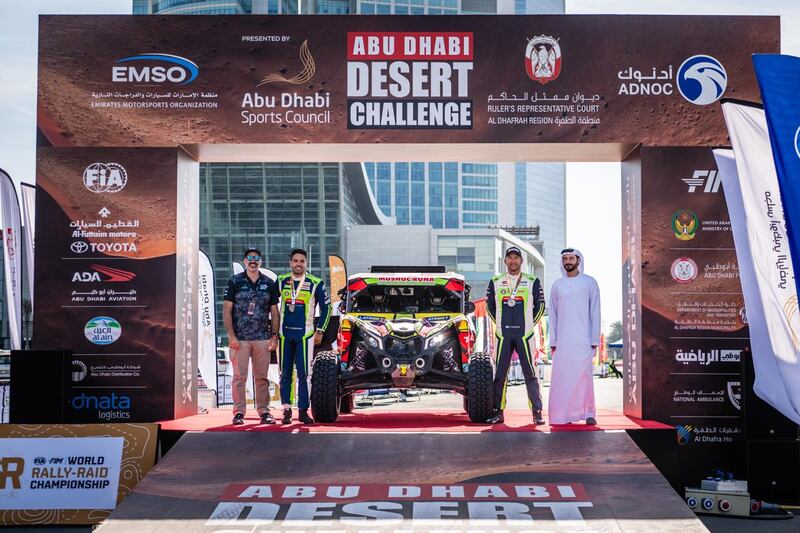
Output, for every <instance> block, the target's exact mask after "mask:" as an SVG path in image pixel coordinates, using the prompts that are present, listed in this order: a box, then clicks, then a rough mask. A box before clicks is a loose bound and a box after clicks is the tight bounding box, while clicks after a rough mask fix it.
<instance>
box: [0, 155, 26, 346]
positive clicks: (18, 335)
mask: <svg viewBox="0 0 800 533" xmlns="http://www.w3.org/2000/svg"><path fill="white" fill-rule="evenodd" d="M20 226H21V222H20V216H19V201H18V200H17V192H16V190H15V189H14V183H13V182H12V181H11V178H10V177H9V175H8V174H6V173H5V172H3V171H2V170H0V228H1V229H2V232H3V267H4V271H5V276H6V309H7V310H8V332H9V337H10V338H11V349H12V350H20V349H22V286H21V285H20V281H21V279H20V271H21V270H22V255H21V254H20V251H21V249H20V244H21V240H20V238H21V234H20Z"/></svg>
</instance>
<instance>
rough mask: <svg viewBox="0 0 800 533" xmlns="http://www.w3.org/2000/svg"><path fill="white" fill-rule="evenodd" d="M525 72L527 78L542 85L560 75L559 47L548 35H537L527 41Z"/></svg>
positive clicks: (555, 40) (556, 41)
mask: <svg viewBox="0 0 800 533" xmlns="http://www.w3.org/2000/svg"><path fill="white" fill-rule="evenodd" d="M525 70H526V71H527V72H528V77H530V79H532V80H534V81H538V82H539V83H541V84H542V85H544V84H545V83H547V82H550V81H553V80H554V79H556V78H558V75H559V74H561V47H560V46H559V45H558V40H557V39H554V38H553V37H550V36H549V35H537V36H535V37H534V38H533V39H529V40H528V46H527V48H526V49H525Z"/></svg>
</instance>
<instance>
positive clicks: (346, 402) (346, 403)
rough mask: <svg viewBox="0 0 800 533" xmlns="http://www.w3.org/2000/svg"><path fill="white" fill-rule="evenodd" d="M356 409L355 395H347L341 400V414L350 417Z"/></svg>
mask: <svg viewBox="0 0 800 533" xmlns="http://www.w3.org/2000/svg"><path fill="white" fill-rule="evenodd" d="M355 407H356V396H355V394H347V395H346V396H342V397H341V399H340V400H339V413H341V414H343V415H349V414H350V413H352V412H353V409H355Z"/></svg>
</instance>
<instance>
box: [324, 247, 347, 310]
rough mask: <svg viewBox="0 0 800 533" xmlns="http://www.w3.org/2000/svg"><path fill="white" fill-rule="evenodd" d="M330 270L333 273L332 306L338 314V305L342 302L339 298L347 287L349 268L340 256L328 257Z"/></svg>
mask: <svg viewBox="0 0 800 533" xmlns="http://www.w3.org/2000/svg"><path fill="white" fill-rule="evenodd" d="M328 269H329V271H330V273H331V289H330V293H329V294H330V296H331V305H332V306H333V310H334V313H337V314H338V306H337V304H338V303H339V302H340V301H342V299H341V297H339V291H340V290H342V289H343V288H344V287H345V286H346V285H347V266H346V265H345V264H344V259H342V258H341V257H339V256H338V255H329V256H328Z"/></svg>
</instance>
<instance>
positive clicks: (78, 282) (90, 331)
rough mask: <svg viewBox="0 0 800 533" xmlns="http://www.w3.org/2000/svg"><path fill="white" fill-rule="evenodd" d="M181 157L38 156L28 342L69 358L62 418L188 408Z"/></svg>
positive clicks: (192, 208) (118, 418)
mask: <svg viewBox="0 0 800 533" xmlns="http://www.w3.org/2000/svg"><path fill="white" fill-rule="evenodd" d="M186 160H188V157H187V156H185V155H183V154H180V153H179V152H177V151H175V150H173V149H153V148H148V149H138V150H131V149H107V148H97V149H81V148H74V149H73V148H71V149H58V150H56V149H53V148H40V149H39V152H38V161H37V180H36V181H37V186H38V194H37V206H36V213H37V222H36V225H37V229H38V236H37V241H38V244H37V247H36V261H37V270H36V283H35V290H36V297H35V300H34V301H35V305H36V324H35V331H34V340H35V346H36V347H37V349H63V348H65V347H66V348H69V349H71V350H72V351H73V359H72V375H71V380H70V387H69V388H68V394H67V397H66V403H67V405H66V406H65V413H66V416H65V418H66V420H67V421H68V422H74V423H80V422H141V421H157V420H162V419H171V418H173V417H175V416H177V415H178V414H180V413H185V414H194V413H195V412H196V409H195V408H194V407H193V406H194V405H195V404H196V391H195V390H194V387H193V383H194V380H195V374H196V372H197V370H196V366H195V364H194V363H193V362H192V361H193V350H194V347H193V346H192V342H191V340H190V339H192V338H193V335H194V326H193V323H192V322H193V319H194V316H193V312H192V309H194V307H193V305H194V303H193V302H196V299H197V296H196V294H195V291H193V290H192V292H187V291H186V289H185V287H184V285H185V284H186V283H189V282H191V281H192V280H194V279H195V278H196V271H195V272H193V273H192V274H191V275H189V274H188V273H187V272H188V270H187V267H186V266H185V263H186V262H187V260H189V259H190V258H194V261H196V257H197V251H196V250H197V236H196V231H197V229H196V227H197V226H196V218H192V217H196V212H197V198H196V196H195V197H194V198H192V194H191V191H189V192H187V190H188V189H191V188H193V187H196V185H195V184H196V181H193V180H187V179H185V175H186V173H185V171H184V170H183V169H182V167H183V166H184V164H187V165H190V166H192V165H194V166H196V163H194V162H187V161H186ZM190 184H191V186H190ZM195 194H196V193H195ZM186 226H188V228H191V227H194V230H190V229H188V228H187V227H186ZM192 231H193V232H194V234H193V233H192ZM189 247H191V250H192V252H191V254H187V253H186V250H187V248H189ZM195 264H196V263H195ZM184 273H185V274H184ZM193 286H194V285H192V287H193ZM187 328H188V330H187ZM187 331H188V333H187ZM194 358H195V359H196V355H195V356H194Z"/></svg>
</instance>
